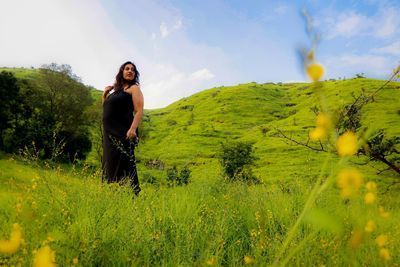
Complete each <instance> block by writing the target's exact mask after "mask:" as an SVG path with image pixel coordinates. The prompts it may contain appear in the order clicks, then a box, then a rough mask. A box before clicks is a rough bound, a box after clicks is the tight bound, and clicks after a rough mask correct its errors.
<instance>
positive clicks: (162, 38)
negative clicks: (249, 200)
mask: <svg viewBox="0 0 400 267" xmlns="http://www.w3.org/2000/svg"><path fill="white" fill-rule="evenodd" d="M303 9H306V10H307V11H308V13H309V14H310V15H311V17H312V18H313V26H314V28H315V29H316V31H317V32H319V33H320V35H321V41H320V42H319V44H318V46H317V61H318V62H320V63H322V64H323V65H324V66H325V67H326V75H325V79H330V78H339V77H346V78H351V77H354V76H355V74H357V73H364V74H365V75H366V76H368V77H373V78H379V79H386V78H388V76H389V75H390V73H391V71H392V69H393V68H395V67H396V65H398V64H399V63H400V31H398V29H399V28H400V27H399V26H400V1H390V0H382V1H375V0H365V1H352V0H348V1H334V0H332V1H322V0H304V1H288V0H287V1H283V0H282V1H266V0H263V1H262V0H203V1H191V0H186V1H184V0H116V1H110V0H86V1H79V0H37V1H30V0H14V1H1V2H0V36H1V38H2V40H1V42H0V66H7V67H13V66H15V67H21V66H22V67H30V66H34V67H39V66H40V65H42V64H47V63H50V62H56V63H60V64H61V63H64V64H69V65H71V66H72V69H73V70H74V72H75V73H76V74H77V75H78V76H80V77H82V79H83V81H84V83H86V84H88V85H92V86H95V87H96V88H98V89H102V88H104V87H105V86H106V85H109V84H112V83H113V80H114V77H115V74H116V71H117V70H118V67H119V66H120V65H121V64H122V63H123V62H125V61H127V60H132V61H134V62H135V63H136V64H137V67H138V69H139V70H140V72H141V84H142V91H143V93H144V96H145V108H157V107H164V106H166V105H168V104H170V103H172V102H173V101H176V100H179V99H181V98H182V97H187V96H189V95H191V94H193V93H196V92H199V91H201V90H204V89H208V88H211V87H215V86H222V85H225V86H228V85H236V84H239V83H247V82H253V81H254V82H258V83H265V82H293V81H307V78H306V77H305V76H304V73H303V71H302V68H301V64H300V62H299V59H298V56H297V51H298V49H299V48H301V47H304V48H308V47H309V46H310V44H311V41H310V38H309V37H308V36H307V34H306V31H305V25H306V24H305V22H304V20H303V18H302V16H301V11H302V10H303Z"/></svg>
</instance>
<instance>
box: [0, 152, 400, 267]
mask: <svg viewBox="0 0 400 267" xmlns="http://www.w3.org/2000/svg"><path fill="white" fill-rule="evenodd" d="M0 166H1V173H0V174H1V175H0V177H1V180H0V185H1V186H0V188H1V192H2V194H1V197H0V202H1V204H2V205H1V213H0V216H1V220H0V221H1V232H0V239H7V238H8V235H9V232H10V229H11V225H12V224H13V223H16V222H17V223H19V224H20V225H21V227H22V230H23V238H24V243H23V245H22V246H21V248H20V249H19V250H18V251H17V252H16V253H15V254H12V255H8V256H7V255H3V254H0V255H1V256H0V257H1V261H2V263H3V264H6V265H18V264H22V265H23V266H29V265H30V264H31V262H32V258H33V257H34V254H33V251H35V250H37V249H39V248H40V247H41V246H43V245H44V244H48V245H49V246H50V247H51V249H52V250H54V251H55V253H56V262H57V264H58V265H59V266H70V265H73V260H74V259H78V264H77V265H79V266H205V265H207V264H213V263H214V264H215V265H223V266H240V265H244V264H245V262H244V257H245V256H247V257H250V258H251V259H252V260H253V261H254V263H253V264H254V265H256V266H266V265H271V264H272V263H273V261H274V259H275V257H276V255H277V253H278V251H279V249H280V248H281V246H282V242H283V241H284V240H285V238H286V235H287V232H288V229H289V228H290V227H291V226H292V225H293V224H294V223H295V221H296V219H297V217H298V216H299V214H300V212H301V211H302V209H303V206H304V203H305V200H306V198H307V196H308V193H309V192H310V190H311V188H312V186H313V185H312V182H310V181H308V180H300V179H292V180H290V181H280V182H279V181H277V182H267V183H264V184H263V185H253V186H248V185H246V184H243V183H226V182H224V181H223V180H222V179H215V180H210V181H205V180H199V181H196V182H193V183H192V184H189V185H188V186H184V187H171V188H169V187H165V186H154V185H150V184H144V185H143V187H142V189H143V191H142V193H141V195H140V196H139V197H137V198H133V194H132V192H131V190H130V189H129V187H125V186H119V185H116V184H111V185H108V184H102V183H101V181H100V179H99V177H100V175H99V173H98V172H89V171H87V170H86V171H82V170H79V169H75V168H64V169H62V168H61V167H59V168H56V169H48V168H37V167H38V166H37V165H30V164H26V163H22V162H20V161H19V160H13V159H1V160H0ZM211 175H214V174H213V173H211ZM378 196H379V202H378V203H379V205H384V206H385V209H386V210H388V211H389V212H390V213H391V217H390V218H389V219H383V218H382V219H379V216H378V214H377V212H376V211H375V208H376V207H367V206H366V205H365V204H364V203H363V201H362V199H361V200H357V201H351V202H349V203H344V202H343V201H342V200H341V199H340V197H339V195H338V190H337V189H335V188H329V189H328V190H327V191H326V192H325V194H323V195H321V196H319V197H318V198H317V201H316V203H317V204H316V205H317V207H318V208H319V209H320V210H323V211H324V213H325V214H328V215H329V216H328V218H329V219H333V220H334V222H327V223H326V224H325V225H324V224H321V223H320V221H319V222H318V223H315V221H314V220H313V218H312V216H311V217H310V216H309V217H307V219H306V220H305V221H304V222H302V223H301V225H300V231H299V232H298V234H297V235H296V236H295V238H294V239H293V240H292V242H291V243H290V244H289V246H288V249H287V252H285V255H284V256H287V255H288V254H289V253H291V252H293V255H291V256H292V257H290V259H289V260H288V262H287V264H288V265H291V266H293V265H294V266H298V265H302V266H319V265H325V266H347V265H353V264H354V265H370V266H382V265H384V262H383V261H382V260H381V259H380V258H379V256H378V249H377V246H376V244H375V241H374V239H375V238H376V236H377V233H371V234H369V235H365V236H364V240H363V242H362V244H361V245H360V247H359V248H358V249H357V250H352V249H351V248H349V239H350V236H349V233H350V232H351V231H350V229H352V227H353V226H354V225H357V224H359V226H360V227H361V228H362V227H363V222H364V221H366V219H367V218H369V217H370V216H373V218H376V220H377V225H378V229H379V232H383V233H387V234H388V236H389V238H390V239H389V240H390V241H389V247H390V251H391V252H392V261H391V262H390V264H394V266H396V264H397V265H398V263H399V258H398V257H399V256H398V255H397V254H396V253H395V252H396V251H399V247H400V244H399V242H398V237H399V235H400V231H399V228H398V224H397V222H398V220H399V219H400V218H399V215H398V214H400V213H399V212H398V211H399V205H398V204H399V203H398V202H399V200H398V197H397V195H396V192H391V191H389V192H388V193H385V194H383V193H380V194H379V195H378ZM18 204H20V206H19V208H17V205H18ZM349 210H350V211H352V213H349ZM317 215H318V214H317ZM318 216H319V215H318ZM332 223H333V224H334V225H336V226H337V227H336V228H335V227H333V228H332ZM338 229H339V230H338ZM304 237H307V239H306V240H305V241H304V239H303V238H304ZM299 243H304V245H303V246H302V247H301V249H300V250H298V251H292V249H295V248H296V247H297V245H298V244H299Z"/></svg>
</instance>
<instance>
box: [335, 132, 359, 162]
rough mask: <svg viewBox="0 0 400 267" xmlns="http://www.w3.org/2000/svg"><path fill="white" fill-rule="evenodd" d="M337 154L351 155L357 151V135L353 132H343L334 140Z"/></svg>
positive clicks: (342, 155)
mask: <svg viewBox="0 0 400 267" xmlns="http://www.w3.org/2000/svg"><path fill="white" fill-rule="evenodd" d="M336 149H337V151H338V154H339V156H341V157H346V156H352V155H354V154H355V153H356V152H357V136H356V135H355V133H353V132H345V133H344V134H342V135H341V136H339V138H338V139H337V141H336Z"/></svg>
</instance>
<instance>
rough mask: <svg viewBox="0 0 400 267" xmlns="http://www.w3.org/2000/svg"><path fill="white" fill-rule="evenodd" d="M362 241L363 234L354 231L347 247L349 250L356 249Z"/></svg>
mask: <svg viewBox="0 0 400 267" xmlns="http://www.w3.org/2000/svg"><path fill="white" fill-rule="evenodd" d="M362 241H363V232H362V231H359V230H356V231H354V232H353V233H352V234H351V237H350V240H349V245H350V247H351V248H353V249H356V248H358V247H359V246H360V245H361V243H362Z"/></svg>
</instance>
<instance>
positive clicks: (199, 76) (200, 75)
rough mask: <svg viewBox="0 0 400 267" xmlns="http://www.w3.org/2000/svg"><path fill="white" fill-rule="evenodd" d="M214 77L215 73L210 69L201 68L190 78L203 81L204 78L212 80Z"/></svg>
mask: <svg viewBox="0 0 400 267" xmlns="http://www.w3.org/2000/svg"><path fill="white" fill-rule="evenodd" d="M214 77H215V75H214V74H212V73H211V72H210V71H209V70H208V69H201V70H198V71H195V72H193V73H192V74H190V77H189V78H190V80H197V81H202V80H210V79H212V78H214Z"/></svg>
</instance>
